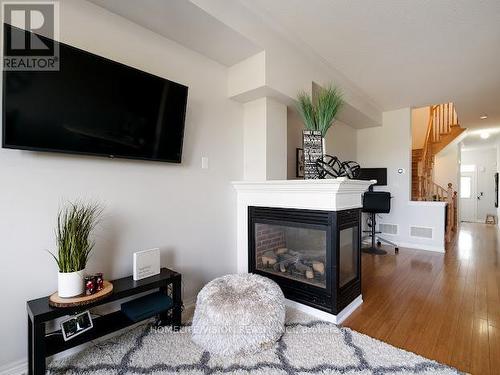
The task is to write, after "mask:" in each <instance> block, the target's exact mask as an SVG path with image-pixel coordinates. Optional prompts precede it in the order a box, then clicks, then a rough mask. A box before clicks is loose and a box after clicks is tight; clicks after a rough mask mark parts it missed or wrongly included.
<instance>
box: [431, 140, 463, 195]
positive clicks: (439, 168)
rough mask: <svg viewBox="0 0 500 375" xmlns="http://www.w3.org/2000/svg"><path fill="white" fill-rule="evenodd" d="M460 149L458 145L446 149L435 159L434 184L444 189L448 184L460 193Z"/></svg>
mask: <svg viewBox="0 0 500 375" xmlns="http://www.w3.org/2000/svg"><path fill="white" fill-rule="evenodd" d="M459 161H460V147H459V146H458V145H456V144H453V145H450V147H446V148H445V149H443V150H442V151H441V152H439V153H438V154H437V155H436V156H435V157H434V171H433V172H434V182H435V183H436V184H438V185H441V186H442V187H444V188H447V187H448V183H450V182H451V183H452V184H453V189H455V190H456V191H458V181H459V180H458V178H459V175H460V165H459Z"/></svg>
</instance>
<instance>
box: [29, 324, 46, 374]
mask: <svg viewBox="0 0 500 375" xmlns="http://www.w3.org/2000/svg"><path fill="white" fill-rule="evenodd" d="M30 323H31V333H30V334H29V336H31V342H32V345H30V346H31V355H30V362H31V365H30V371H31V372H30V374H32V375H45V323H40V322H36V321H35V322H30Z"/></svg>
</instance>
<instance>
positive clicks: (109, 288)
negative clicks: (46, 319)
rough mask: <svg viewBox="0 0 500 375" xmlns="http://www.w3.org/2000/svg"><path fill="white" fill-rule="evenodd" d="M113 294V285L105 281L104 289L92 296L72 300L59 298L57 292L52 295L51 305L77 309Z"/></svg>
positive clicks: (72, 298)
mask: <svg viewBox="0 0 500 375" xmlns="http://www.w3.org/2000/svg"><path fill="white" fill-rule="evenodd" d="M111 293H113V284H111V283H110V282H109V281H104V288H102V290H100V291H99V292H97V293H94V294H92V295H90V296H85V295H82V296H76V297H71V298H62V297H59V295H58V294H57V292H55V293H54V294H52V295H51V296H50V297H49V305H50V306H53V307H75V306H84V305H88V304H89V303H93V302H96V301H98V300H101V299H103V298H105V297H107V296H109V295H110V294H111Z"/></svg>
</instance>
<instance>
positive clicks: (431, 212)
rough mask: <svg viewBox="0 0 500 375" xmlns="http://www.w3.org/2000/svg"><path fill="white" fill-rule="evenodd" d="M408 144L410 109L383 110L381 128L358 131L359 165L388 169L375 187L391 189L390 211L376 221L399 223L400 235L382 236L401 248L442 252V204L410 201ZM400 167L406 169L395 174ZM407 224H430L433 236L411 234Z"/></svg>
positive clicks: (409, 153) (409, 146)
mask: <svg viewBox="0 0 500 375" xmlns="http://www.w3.org/2000/svg"><path fill="white" fill-rule="evenodd" d="M411 146H412V144H411V110H410V109H409V108H403V109H399V110H395V111H389V112H384V114H383V123H382V127H376V128H368V129H359V130H358V131H357V160H358V162H359V163H360V164H361V166H362V167H366V168H387V186H379V187H376V190H381V191H390V192H391V195H392V196H393V198H392V200H391V213H390V214H387V215H381V218H380V219H378V222H379V223H389V224H398V225H399V234H398V235H397V236H390V235H383V236H384V237H386V238H387V239H392V240H394V241H396V242H397V243H398V244H399V245H400V246H404V247H414V248H421V249H425V250H434V251H444V204H443V203H440V202H411V201H410V178H411ZM399 168H403V169H405V171H406V172H405V173H404V174H398V169H399ZM410 226H422V227H432V228H433V229H434V236H433V239H421V238H416V237H411V236H410V233H409V231H410Z"/></svg>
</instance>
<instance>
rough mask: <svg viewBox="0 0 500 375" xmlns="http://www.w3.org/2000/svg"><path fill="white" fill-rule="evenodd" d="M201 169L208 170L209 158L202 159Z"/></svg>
mask: <svg viewBox="0 0 500 375" xmlns="http://www.w3.org/2000/svg"><path fill="white" fill-rule="evenodd" d="M201 169H208V157H206V156H202V157H201Z"/></svg>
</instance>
